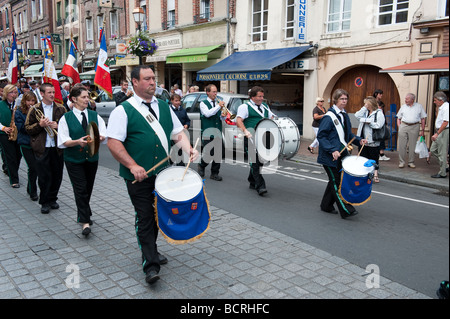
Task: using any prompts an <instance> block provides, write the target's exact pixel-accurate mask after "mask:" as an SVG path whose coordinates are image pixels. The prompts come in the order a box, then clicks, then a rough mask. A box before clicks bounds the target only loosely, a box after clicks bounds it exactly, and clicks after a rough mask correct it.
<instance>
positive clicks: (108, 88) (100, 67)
mask: <svg viewBox="0 0 450 319" xmlns="http://www.w3.org/2000/svg"><path fill="white" fill-rule="evenodd" d="M107 59H108V52H107V48H106V39H105V32H103V29H102V31H101V39H100V52H99V53H98V60H97V66H96V67H95V78H94V84H95V85H97V86H98V87H99V88H100V89H101V90H103V91H105V92H106V93H107V94H108V96H109V97H110V98H111V99H112V97H113V94H112V84H111V74H110V72H109V66H108V65H107V64H106V60H107Z"/></svg>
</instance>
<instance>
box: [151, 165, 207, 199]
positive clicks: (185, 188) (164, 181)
mask: <svg viewBox="0 0 450 319" xmlns="http://www.w3.org/2000/svg"><path fill="white" fill-rule="evenodd" d="M185 169H186V168H185V167H183V166H172V167H169V168H166V169H165V170H163V171H161V172H160V173H159V174H158V176H157V177H156V180H155V191H156V192H157V193H158V195H159V196H161V197H162V198H163V199H165V200H166V201H170V202H185V201H188V200H190V199H192V198H194V197H195V196H197V195H198V194H199V193H200V192H201V191H202V189H203V182H202V178H201V177H200V175H198V173H197V172H196V171H194V170H192V169H190V168H188V170H187V172H186V175H185V176H184V180H183V181H181V179H182V178H183V174H184V171H185Z"/></svg>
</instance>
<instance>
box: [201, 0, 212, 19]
mask: <svg viewBox="0 0 450 319" xmlns="http://www.w3.org/2000/svg"><path fill="white" fill-rule="evenodd" d="M210 15H211V4H210V1H209V0H200V18H202V19H209V17H210Z"/></svg>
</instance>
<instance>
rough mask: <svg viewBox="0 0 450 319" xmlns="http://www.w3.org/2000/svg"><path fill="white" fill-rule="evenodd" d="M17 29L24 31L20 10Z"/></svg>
mask: <svg viewBox="0 0 450 319" xmlns="http://www.w3.org/2000/svg"><path fill="white" fill-rule="evenodd" d="M19 30H20V32H23V31H24V27H23V16H22V12H19Z"/></svg>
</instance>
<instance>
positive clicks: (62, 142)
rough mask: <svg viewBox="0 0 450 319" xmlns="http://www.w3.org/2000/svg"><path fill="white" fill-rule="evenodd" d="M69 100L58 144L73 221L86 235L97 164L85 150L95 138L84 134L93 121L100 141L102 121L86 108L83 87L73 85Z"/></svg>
mask: <svg viewBox="0 0 450 319" xmlns="http://www.w3.org/2000/svg"><path fill="white" fill-rule="evenodd" d="M69 100H70V101H71V102H72V105H73V109H72V111H70V112H67V113H66V114H64V116H63V117H62V118H61V120H60V121H59V127H58V147H59V148H62V149H64V162H65V163H66V168H67V172H68V173H69V177H70V181H71V183H72V187H73V192H74V195H75V202H76V205H77V212H78V214H77V215H78V217H77V222H79V223H81V224H82V235H84V236H86V237H87V236H88V235H89V234H90V233H91V228H90V225H92V221H91V216H92V211H91V207H90V205H89V201H90V199H91V194H92V190H93V187H94V180H95V175H96V173H97V167H98V154H94V155H92V156H90V155H89V152H88V143H95V142H96V141H93V140H92V139H91V137H90V136H89V135H88V134H87V129H88V123H92V122H94V123H95V124H97V126H98V130H99V135H100V142H104V141H105V136H106V125H105V121H103V119H102V118H101V117H100V116H99V115H98V114H97V112H94V111H91V110H88V109H87V107H88V102H89V91H88V90H87V89H86V88H84V87H79V86H77V87H74V88H73V89H72V90H71V91H70V95H69ZM91 125H92V124H91Z"/></svg>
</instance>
